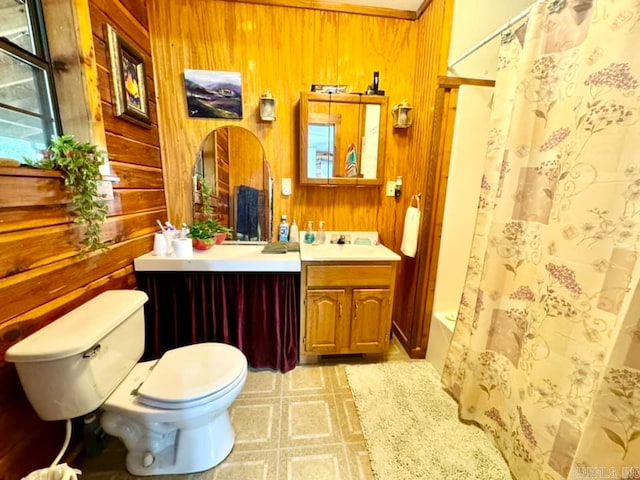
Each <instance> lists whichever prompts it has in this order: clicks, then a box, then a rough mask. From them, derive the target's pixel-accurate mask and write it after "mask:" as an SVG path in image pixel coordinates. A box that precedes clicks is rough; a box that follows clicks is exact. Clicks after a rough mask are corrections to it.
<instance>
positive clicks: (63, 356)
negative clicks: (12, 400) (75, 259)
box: [5, 290, 148, 420]
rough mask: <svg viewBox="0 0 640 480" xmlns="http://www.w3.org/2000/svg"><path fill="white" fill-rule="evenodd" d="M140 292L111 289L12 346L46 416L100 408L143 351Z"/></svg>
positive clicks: (12, 356)
mask: <svg viewBox="0 0 640 480" xmlns="http://www.w3.org/2000/svg"><path fill="white" fill-rule="evenodd" d="M147 299H148V297H147V295H146V294H145V293H144V292H140V291H138V290H109V291H106V292H103V293H101V294H100V295H98V296H97V297H94V298H92V299H91V300H89V301H88V302H86V303H84V304H82V305H80V306H79V307H78V308H76V309H74V310H72V311H71V312H69V313H67V314H66V315H64V316H62V317H60V318H59V319H57V320H55V321H53V322H52V323H50V324H49V325H47V326H45V327H44V328H41V329H40V330H38V331H37V332H35V333H34V334H32V335H29V336H28V337H27V338H25V339H24V340H22V341H20V342H18V343H16V344H15V345H13V346H12V347H11V348H9V350H7V352H6V354H5V359H6V360H7V361H8V362H13V363H15V364H16V369H17V371H18V376H19V377H20V382H21V383H22V387H23V388H24V391H25V393H26V394H27V398H28V399H29V401H30V402H31V405H32V406H33V408H34V409H35V411H36V413H37V414H38V415H39V416H40V418H42V419H43V420H63V419H67V418H73V417H78V416H80V415H85V414H87V413H89V412H92V411H93V410H95V409H97V408H98V407H99V406H100V405H102V403H103V402H104V401H105V400H106V399H107V398H108V397H109V395H110V394H111V392H113V390H114V389H115V388H116V386H117V385H118V384H119V383H120V382H121V381H122V380H123V379H124V378H125V377H126V376H127V374H128V373H129V371H131V369H132V368H133V367H134V365H135V364H136V363H137V362H138V360H139V359H140V357H141V356H142V353H143V352H144V310H143V306H144V303H145V302H146V301H147Z"/></svg>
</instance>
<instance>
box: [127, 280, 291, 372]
mask: <svg viewBox="0 0 640 480" xmlns="http://www.w3.org/2000/svg"><path fill="white" fill-rule="evenodd" d="M136 277H137V280H138V288H139V289H140V290H142V291H144V292H146V293H147V295H149V301H148V302H147V304H146V305H145V321H146V343H145V358H147V359H152V358H159V357H160V356H162V354H163V353H164V352H166V351H167V350H169V349H172V348H176V347H181V346H184V345H190V344H193V343H200V342H222V343H227V344H230V345H234V346H236V347H238V348H239V349H240V350H241V351H242V352H243V353H244V354H245V355H246V357H247V360H248V362H249V366H250V367H253V368H270V369H273V370H280V371H281V372H287V371H289V370H291V369H293V368H294V367H295V366H296V363H297V361H298V318H299V315H298V312H299V298H300V291H299V285H300V275H299V274H298V273H208V272H186V273H165V272H154V273H145V272H137V273H136Z"/></svg>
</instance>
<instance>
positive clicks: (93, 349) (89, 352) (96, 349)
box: [82, 343, 100, 358]
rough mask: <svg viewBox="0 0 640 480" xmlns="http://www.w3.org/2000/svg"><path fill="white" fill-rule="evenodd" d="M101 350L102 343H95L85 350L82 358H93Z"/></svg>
mask: <svg viewBox="0 0 640 480" xmlns="http://www.w3.org/2000/svg"><path fill="white" fill-rule="evenodd" d="M99 352H100V344H99V343H98V344H97V345H94V346H93V347H91V348H90V349H89V350H87V351H86V352H84V354H83V355H82V358H93V357H95V356H96V355H98V353H99Z"/></svg>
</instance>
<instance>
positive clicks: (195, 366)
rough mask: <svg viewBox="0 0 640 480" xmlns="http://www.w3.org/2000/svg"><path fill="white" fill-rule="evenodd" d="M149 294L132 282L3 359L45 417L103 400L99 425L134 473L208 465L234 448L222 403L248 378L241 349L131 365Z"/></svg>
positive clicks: (188, 352)
mask: <svg viewBox="0 0 640 480" xmlns="http://www.w3.org/2000/svg"><path fill="white" fill-rule="evenodd" d="M146 301H147V296H146V294H144V293H143V292H139V291H135V290H111V291H107V292H104V293H102V294H100V295H99V296H97V297H95V298H93V299H92V300H90V301H89V302H87V303H85V304H83V305H81V306H80V307H78V308H76V309H75V310H73V311H71V312H69V313H68V314H66V315H64V316H63V317H61V318H60V319H58V320H56V321H54V322H53V323H50V324H49V325H47V326H46V327H44V328H42V329H40V330H38V331H37V332H36V333H34V334H33V335H31V336H29V337H27V338H25V339H24V340H22V341H21V342H19V343H17V344H15V345H13V346H12V347H11V348H9V350H7V352H6V359H7V361H10V362H14V363H15V364H16V369H17V371H18V375H19V377H20V381H21V383H22V385H23V388H24V390H25V393H26V394H27V398H28V399H29V401H30V402H31V404H32V405H33V407H34V409H35V410H36V412H37V413H38V415H39V416H40V417H41V418H42V419H44V420H62V419H67V418H73V417H78V416H81V415H86V414H88V413H91V412H93V411H94V410H96V409H97V408H102V410H103V414H102V417H101V424H102V426H103V428H104V430H105V431H106V432H107V433H109V434H111V435H114V436H117V437H120V438H121V439H122V441H123V443H124V444H125V446H126V448H127V458H126V465H127V470H128V471H129V472H130V473H132V474H134V475H138V476H146V475H162V474H178V473H193V472H199V471H203V470H207V469H210V468H212V467H214V466H216V465H217V464H219V463H220V462H221V461H222V460H224V459H225V458H226V456H227V455H228V454H229V452H230V451H231V449H232V448H233V443H234V432H233V428H232V426H231V421H230V419H229V414H228V408H229V406H230V405H231V403H232V402H233V401H234V400H235V399H236V397H237V396H238V395H239V393H240V391H241V390H242V388H243V386H244V383H245V381H246V378H247V360H246V357H245V356H244V354H243V353H242V352H241V351H240V350H238V349H237V348H235V347H233V346H231V345H226V344H221V343H200V344H195V345H189V346H185V347H180V348H176V349H173V350H169V351H167V352H166V353H165V354H164V355H163V356H162V358H160V359H159V360H154V361H148V362H142V363H137V362H138V360H139V359H140V358H141V356H142V352H143V349H144V314H143V305H144V303H145V302H146Z"/></svg>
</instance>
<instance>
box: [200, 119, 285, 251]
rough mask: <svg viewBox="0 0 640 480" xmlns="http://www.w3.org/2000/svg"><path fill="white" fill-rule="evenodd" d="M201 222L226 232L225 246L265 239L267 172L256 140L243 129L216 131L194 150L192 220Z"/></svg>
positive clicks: (269, 214) (268, 231)
mask: <svg viewBox="0 0 640 480" xmlns="http://www.w3.org/2000/svg"><path fill="white" fill-rule="evenodd" d="M207 218H214V219H217V220H219V221H220V222H221V223H222V224H223V225H224V226H227V227H229V228H230V229H231V231H232V233H231V239H230V240H228V241H227V243H228V242H229V241H231V242H268V241H270V240H271V237H272V227H273V179H272V178H271V168H270V167H269V162H267V159H266V156H265V153H264V148H263V147H262V144H261V143H260V140H258V137H256V136H255V135H254V134H253V133H252V132H250V131H249V130H247V129H245V128H242V127H236V126H224V127H219V128H216V129H215V130H213V131H212V132H211V133H209V135H207V138H205V139H204V141H203V142H202V144H201V145H200V150H199V151H198V154H197V156H196V163H195V167H194V170H193V219H194V221H195V222H198V221H201V220H205V219H207Z"/></svg>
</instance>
